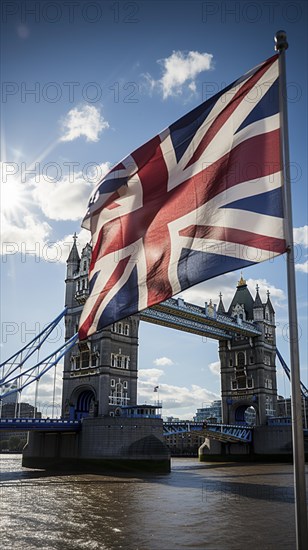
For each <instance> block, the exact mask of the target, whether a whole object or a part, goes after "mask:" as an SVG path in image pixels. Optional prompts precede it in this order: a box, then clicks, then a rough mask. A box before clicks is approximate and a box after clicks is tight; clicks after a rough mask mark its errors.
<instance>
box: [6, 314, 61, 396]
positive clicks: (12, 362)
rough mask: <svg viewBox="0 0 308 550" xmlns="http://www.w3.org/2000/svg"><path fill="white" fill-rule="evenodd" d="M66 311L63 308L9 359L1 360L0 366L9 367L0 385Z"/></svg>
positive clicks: (24, 360)
mask: <svg viewBox="0 0 308 550" xmlns="http://www.w3.org/2000/svg"><path fill="white" fill-rule="evenodd" d="M66 312H67V308H65V309H64V310H63V311H62V312H61V313H60V314H59V315H57V317H56V318H55V319H54V320H53V321H51V323H49V324H48V325H47V326H46V327H45V328H44V330H42V331H41V332H40V333H39V334H37V335H36V336H35V337H34V338H33V339H32V340H31V341H30V342H29V343H28V344H26V345H25V346H24V347H23V348H21V349H20V350H18V351H17V352H16V353H14V354H13V355H12V356H11V357H9V359H6V361H3V363H1V364H0V368H4V367H5V366H6V365H9V368H8V369H7V371H6V374H5V375H4V376H3V377H2V379H1V380H0V385H1V384H2V383H3V382H5V380H6V379H7V377H8V376H10V375H11V374H13V372H15V371H16V370H17V369H19V368H21V367H22V366H23V365H24V363H25V362H26V361H27V360H28V359H29V358H30V357H31V356H32V355H33V354H34V353H35V352H36V351H37V350H39V349H40V348H41V347H42V345H43V343H44V342H45V340H47V338H48V336H49V335H50V334H51V332H52V331H53V330H54V329H55V327H56V326H57V325H58V324H59V322H60V321H61V319H63V317H64V315H65V314H66ZM23 352H25V356H24V358H23V359H21V360H20V361H19V362H18V363H16V361H17V357H18V356H19V355H20V357H22V354H23Z"/></svg>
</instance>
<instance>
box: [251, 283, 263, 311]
mask: <svg viewBox="0 0 308 550" xmlns="http://www.w3.org/2000/svg"><path fill="white" fill-rule="evenodd" d="M253 307H254V308H255V307H262V308H263V304H262V301H261V298H260V294H259V285H257V286H256V297H255V303H254V305H253Z"/></svg>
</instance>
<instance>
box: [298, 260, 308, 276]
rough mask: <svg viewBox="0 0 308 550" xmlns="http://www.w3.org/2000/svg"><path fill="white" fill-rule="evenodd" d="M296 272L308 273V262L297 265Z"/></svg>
mask: <svg viewBox="0 0 308 550" xmlns="http://www.w3.org/2000/svg"><path fill="white" fill-rule="evenodd" d="M295 269H296V271H301V272H302V273H308V260H306V261H305V262H304V263H303V264H295Z"/></svg>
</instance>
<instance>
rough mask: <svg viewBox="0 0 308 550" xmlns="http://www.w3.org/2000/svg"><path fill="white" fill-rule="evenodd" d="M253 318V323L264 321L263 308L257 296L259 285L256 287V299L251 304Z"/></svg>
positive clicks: (258, 295)
mask: <svg viewBox="0 0 308 550" xmlns="http://www.w3.org/2000/svg"><path fill="white" fill-rule="evenodd" d="M253 318H254V320H255V321H262V320H263V319H264V306H263V304H262V300H261V298H260V294H259V285H257V286H256V297H255V301H254V304H253Z"/></svg>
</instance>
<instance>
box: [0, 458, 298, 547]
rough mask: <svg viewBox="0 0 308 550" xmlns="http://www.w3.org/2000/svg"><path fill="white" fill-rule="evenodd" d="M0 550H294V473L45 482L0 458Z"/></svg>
mask: <svg viewBox="0 0 308 550" xmlns="http://www.w3.org/2000/svg"><path fill="white" fill-rule="evenodd" d="M0 495H1V503H0V513H1V520H0V521H1V523H0V527H1V538H0V541H1V548H2V549H5V550H7V549H8V550H9V549H14V550H19V549H25V550H26V549H27V550H31V549H34V548H43V549H48V550H57V549H59V550H79V549H80V550H83V549H100V550H104V549H105V550H113V549H121V548H123V549H126V550H173V549H174V550H178V549H192V548H199V549H206V550H207V549H209V550H211V549H212V550H216V549H217V550H242V549H243V550H244V549H245V550H246V549H251V550H258V549H260V550H266V549H273V550H274V549H275V550H278V549H279V550H284V549H294V548H295V535H294V529H295V527H294V513H295V512H294V492H293V471H292V466H291V465H287V464H286V465H285V464H261V465H259V464H206V465H205V464H199V463H198V461H197V459H191V458H189V459H186V458H178V459H174V460H173V463H172V472H171V473H170V474H168V475H160V476H146V477H127V476H111V475H108V476H98V475H73V476H72V475H66V476H56V475H46V474H45V473H44V472H42V471H39V470H29V469H25V468H22V467H21V455H4V454H2V455H0Z"/></svg>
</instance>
